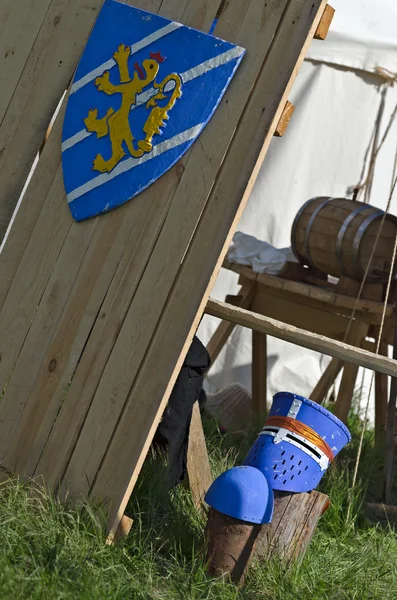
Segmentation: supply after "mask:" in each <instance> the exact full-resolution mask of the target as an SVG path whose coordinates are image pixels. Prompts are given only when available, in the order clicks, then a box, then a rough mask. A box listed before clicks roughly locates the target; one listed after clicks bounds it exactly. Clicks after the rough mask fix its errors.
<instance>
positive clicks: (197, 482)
mask: <svg viewBox="0 0 397 600" xmlns="http://www.w3.org/2000/svg"><path fill="white" fill-rule="evenodd" d="M187 479H188V483H189V487H190V489H191V492H192V496H193V502H194V504H195V506H196V508H197V509H198V510H201V509H202V503H203V500H204V496H205V494H206V492H207V490H208V488H209V487H210V485H211V483H212V474H211V467H210V463H209V460H208V452H207V446H206V444H205V437H204V431H203V424H202V422H201V415H200V408H199V404H198V402H196V403H195V405H194V406H193V415H192V422H191V424H190V432H189V447H188V455H187Z"/></svg>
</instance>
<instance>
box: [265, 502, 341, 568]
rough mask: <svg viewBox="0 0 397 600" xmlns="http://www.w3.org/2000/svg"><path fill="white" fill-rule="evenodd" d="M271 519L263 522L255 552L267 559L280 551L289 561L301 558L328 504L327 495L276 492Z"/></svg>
mask: <svg viewBox="0 0 397 600" xmlns="http://www.w3.org/2000/svg"><path fill="white" fill-rule="evenodd" d="M274 496H275V501H274V514H273V519H272V522H271V523H269V524H268V525H262V527H261V531H260V534H259V538H258V542H257V544H256V548H255V556H256V557H258V558H259V559H260V560H268V559H269V558H270V557H272V556H274V555H277V556H279V557H280V558H281V559H282V560H283V561H284V562H286V564H287V565H288V564H290V563H291V562H292V561H301V560H302V559H303V557H304V555H305V553H306V550H307V548H308V546H309V543H310V541H311V539H312V537H313V534H314V532H315V530H316V527H317V523H318V521H319V519H320V517H321V516H322V515H323V514H324V512H325V511H326V510H327V508H328V507H329V504H330V501H329V498H328V496H326V495H325V494H321V493H320V492H316V491H315V490H313V491H312V492H308V493H303V494H293V493H290V492H275V494H274Z"/></svg>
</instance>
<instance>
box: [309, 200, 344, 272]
mask: <svg viewBox="0 0 397 600" xmlns="http://www.w3.org/2000/svg"><path fill="white" fill-rule="evenodd" d="M336 199H337V198H327V199H326V200H324V202H321V204H319V205H318V206H317V208H316V209H315V210H314V211H313V212H312V215H311V217H310V219H309V220H308V222H307V225H306V231H305V242H304V246H305V252H306V260H307V261H308V263H309V266H310V267H313V269H315V265H314V264H313V262H312V258H311V253H310V234H311V229H312V227H313V223H314V221H315V220H316V218H317V217H318V215H319V213H320V212H321V211H322V210H323V208H325V207H326V206H327V204H329V203H330V202H332V201H333V200H336Z"/></svg>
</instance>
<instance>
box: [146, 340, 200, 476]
mask: <svg viewBox="0 0 397 600" xmlns="http://www.w3.org/2000/svg"><path fill="white" fill-rule="evenodd" d="M210 364H211V360H210V356H209V354H208V352H207V350H206V348H205V347H204V346H203V344H202V343H201V342H200V340H199V339H198V338H197V337H194V339H193V342H192V344H191V346H190V348H189V351H188V353H187V355H186V358H185V361H184V363H183V366H182V369H181V371H180V373H179V375H178V379H177V380H176V382H175V385H174V388H173V390H172V393H171V396H170V399H169V402H168V406H167V408H166V410H165V413H164V417H163V420H162V421H161V423H160V425H159V427H158V429H157V431H156V434H155V437H154V442H155V444H157V445H159V446H161V447H162V448H167V450H168V468H169V473H168V477H169V483H170V485H171V486H172V487H173V486H175V485H177V484H178V483H180V482H181V481H183V479H184V477H185V475H186V465H187V450H188V440H189V428H190V422H191V420H192V411H193V405H194V403H195V402H196V400H198V401H199V403H200V404H201V405H202V404H203V402H204V401H205V393H204V390H203V381H204V375H205V372H206V371H207V370H208V368H209V366H210Z"/></svg>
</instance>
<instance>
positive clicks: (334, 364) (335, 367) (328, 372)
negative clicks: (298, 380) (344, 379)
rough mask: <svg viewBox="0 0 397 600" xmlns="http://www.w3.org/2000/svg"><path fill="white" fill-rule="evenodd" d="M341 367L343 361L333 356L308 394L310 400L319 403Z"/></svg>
mask: <svg viewBox="0 0 397 600" xmlns="http://www.w3.org/2000/svg"><path fill="white" fill-rule="evenodd" d="M342 368H343V362H342V361H341V360H338V359H337V358H333V359H332V360H331V362H330V363H329V365H328V366H327V368H326V369H325V371H324V373H323V374H322V375H321V377H320V379H319V380H318V383H317V385H316V387H315V388H314V390H313V391H312V393H311V394H310V396H309V398H310V400H313V402H317V403H318V404H321V403H322V402H323V400H324V398H325V397H326V395H327V393H328V390H329V388H330V387H331V385H332V384H333V382H334V381H335V379H336V378H337V376H338V375H339V372H340V371H341V369H342Z"/></svg>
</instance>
